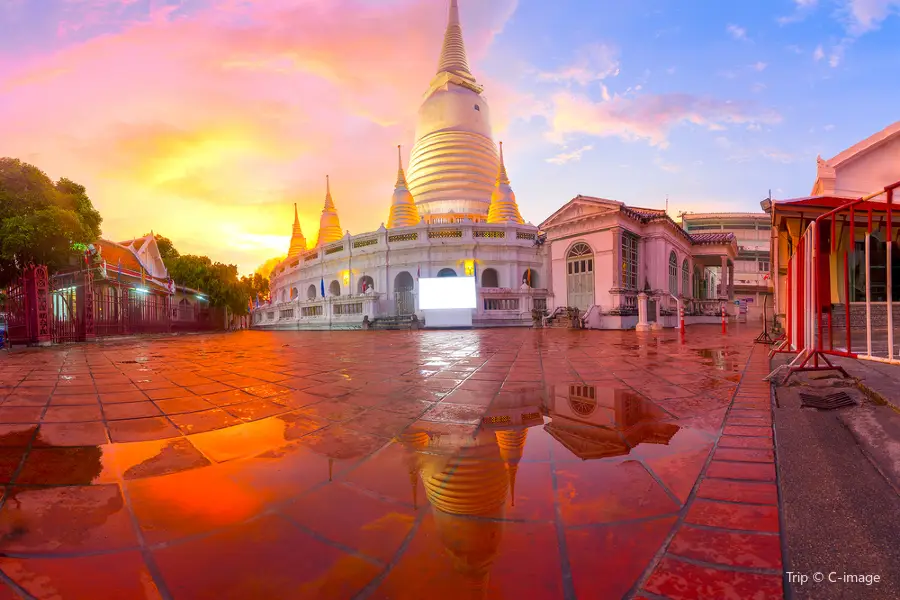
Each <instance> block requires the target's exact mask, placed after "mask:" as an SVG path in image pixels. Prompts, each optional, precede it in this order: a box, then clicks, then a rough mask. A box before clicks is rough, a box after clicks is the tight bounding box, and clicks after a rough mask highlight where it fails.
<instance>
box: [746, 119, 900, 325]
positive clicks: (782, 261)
mask: <svg viewBox="0 0 900 600" xmlns="http://www.w3.org/2000/svg"><path fill="white" fill-rule="evenodd" d="M898 180H900V121H898V122H896V123H894V124H892V125H889V126H888V127H886V128H885V129H883V130H881V131H879V132H877V133H875V134H873V135H871V136H869V137H867V138H866V139H864V140H862V141H860V142H857V143H856V144H854V145H853V146H851V147H849V148H847V149H846V150H844V151H842V152H840V153H838V154H837V155H835V156H834V157H832V158H830V159H823V158H822V157H821V156H819V157H817V159H816V178H815V181H814V182H813V185H812V189H811V191H810V195H809V196H807V197H804V198H792V199H783V200H773V199H767V200H764V201H763V202H762V203H761V206H762V208H763V210H764V211H766V213H768V216H769V218H770V219H771V223H772V228H771V237H770V244H771V246H770V247H771V256H772V261H771V268H772V279H773V282H774V293H775V302H774V305H775V306H776V307H777V315H778V318H779V319H780V320H781V321H782V322H784V320H785V317H786V313H787V304H788V297H789V295H790V294H789V290H788V263H789V261H790V258H791V256H793V255H794V253H795V252H796V250H797V248H798V245H799V244H800V238H801V236H802V235H803V233H804V232H805V231H806V228H807V227H808V226H809V224H810V223H811V222H813V221H814V220H815V219H816V218H817V217H819V216H821V215H823V214H825V213H828V212H830V211H832V210H833V209H835V208H837V207H839V206H842V205H844V204H846V203H847V202H848V201H850V200H855V199H859V198H863V197H868V196H870V195H872V194H874V193H875V192H879V191H882V192H883V191H884V189H885V188H886V187H887V186H891V185H892V184H894V183H896V182H897V181H898ZM894 203H895V204H896V198H895V199H894ZM889 214H891V212H890V211H889V209H888V206H887V198H886V194H884V193H882V194H880V195H876V196H874V197H872V198H871V202H870V203H868V204H867V205H866V206H865V207H859V210H857V211H856V212H855V215H854V218H853V222H852V225H851V223H850V219H849V215H847V214H843V213H842V214H841V215H840V217H839V219H838V220H837V223H836V225H833V224H832V223H827V222H826V223H825V224H824V228H825V233H824V234H823V235H825V236H826V239H829V240H830V238H831V236H832V235H833V234H832V233H831V229H832V227H833V226H834V227H835V230H836V231H835V234H834V237H835V239H834V240H833V242H834V243H833V247H831V246H829V247H828V248H824V249H823V252H822V254H821V255H820V260H821V261H822V266H823V269H822V276H821V278H820V282H821V285H822V286H823V289H824V290H827V291H826V292H825V294H824V295H825V298H824V305H825V310H826V311H827V312H828V313H829V315H830V316H831V318H832V322H831V325H832V326H833V327H835V328H843V327H845V325H846V314H847V311H848V309H849V313H850V315H851V316H850V321H851V327H852V328H854V329H855V328H857V327H858V326H859V325H860V324H863V323H865V322H866V320H867V318H868V317H867V316H866V314H867V310H868V311H869V314H870V317H871V319H872V320H873V322H874V323H882V324H884V325H882V326H885V325H886V321H887V312H888V309H887V306H888V305H887V302H888V297H889V295H888V284H889V283H890V288H891V289H890V292H891V293H890V298H891V300H892V302H893V304H892V313H893V314H897V313H898V305H897V302H896V301H897V299H898V298H900V248H898V245H897V244H896V240H897V235H898V233H897V225H896V222H891V227H890V229H889V228H888V222H889V221H888V218H889V217H888V215H889ZM894 214H896V213H894ZM867 237H869V245H870V257H869V264H868V265H867V264H866V252H865V248H866V238H867ZM890 240H894V243H893V244H892V245H891V246H890V247H891V260H890V261H888V247H889V246H888V241H890ZM826 264H827V268H824V267H825V265H826ZM888 265H890V268H891V273H890V274H888ZM844 273H846V274H847V277H848V280H849V281H848V285H847V286H846V288H845V287H844V286H843V285H841V282H842V281H843V277H844ZM867 273H869V279H870V281H869V282H868V288H869V293H870V297H869V304H870V305H869V307H868V309H867V307H866V288H867V282H866V278H867ZM848 304H849V307H848ZM897 322H900V319H897V318H896V317H894V323H897ZM785 324H786V323H785ZM895 327H896V325H895ZM857 337H858V339H860V340H862V339H863V337H862V336H859V335H858V336H857Z"/></svg>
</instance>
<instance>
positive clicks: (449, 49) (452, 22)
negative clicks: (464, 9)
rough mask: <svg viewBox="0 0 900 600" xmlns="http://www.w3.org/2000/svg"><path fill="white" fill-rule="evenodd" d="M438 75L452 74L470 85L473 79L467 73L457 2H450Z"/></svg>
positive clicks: (454, 0)
mask: <svg viewBox="0 0 900 600" xmlns="http://www.w3.org/2000/svg"><path fill="white" fill-rule="evenodd" d="M437 72H438V74H441V73H452V74H454V75H457V76H459V77H461V78H463V79H465V80H468V81H470V82H472V83H474V82H475V77H474V76H473V75H472V73H471V72H470V71H469V61H468V59H467V58H466V44H465V42H464V41H463V32H462V26H461V25H460V22H459V2H458V0H450V18H449V20H448V22H447V32H446V33H445V34H444V46H443V48H441V59H440V61H439V62H438V70H437Z"/></svg>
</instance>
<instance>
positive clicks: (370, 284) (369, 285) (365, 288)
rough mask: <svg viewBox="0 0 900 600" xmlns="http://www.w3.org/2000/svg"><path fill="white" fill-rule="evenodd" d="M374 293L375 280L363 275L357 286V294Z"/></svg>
mask: <svg viewBox="0 0 900 600" xmlns="http://www.w3.org/2000/svg"><path fill="white" fill-rule="evenodd" d="M373 291H375V280H374V279H372V278H371V277H369V276H368V275H363V276H362V277H360V278H359V283H358V284H357V285H356V293H357V294H365V293H366V292H373Z"/></svg>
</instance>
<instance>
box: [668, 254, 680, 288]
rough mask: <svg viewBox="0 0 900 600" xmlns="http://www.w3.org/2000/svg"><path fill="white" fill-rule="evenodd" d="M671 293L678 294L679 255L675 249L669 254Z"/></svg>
mask: <svg viewBox="0 0 900 600" xmlns="http://www.w3.org/2000/svg"><path fill="white" fill-rule="evenodd" d="M669 293H670V294H675V295H676V296H677V295H678V257H677V256H675V251H674V250H673V251H672V252H671V253H670V254H669Z"/></svg>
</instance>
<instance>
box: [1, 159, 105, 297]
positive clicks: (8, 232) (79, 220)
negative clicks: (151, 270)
mask: <svg viewBox="0 0 900 600" xmlns="http://www.w3.org/2000/svg"><path fill="white" fill-rule="evenodd" d="M102 220H103V219H102V217H101V216H100V213H99V212H98V211H97V210H96V209H95V208H94V206H93V204H92V203H91V199H90V198H89V197H88V195H87V192H86V190H85V188H84V186H82V185H79V184H77V183H75V182H74V181H71V180H69V179H65V178H63V179H60V180H59V181H57V182H56V183H54V182H53V181H52V180H51V179H50V178H49V177H48V176H47V174H46V173H44V172H43V171H41V170H40V169H38V168H37V167H35V166H33V165H30V164H28V163H25V162H22V161H20V160H18V159H15V158H0V286H5V285H8V284H9V283H11V282H12V281H13V280H14V279H15V278H16V277H17V276H18V275H19V274H20V273H21V272H22V269H23V268H24V267H25V266H26V265H28V264H29V263H31V262H34V263H37V264H45V265H47V267H48V268H49V269H50V271H51V272H53V271H56V270H58V269H59V268H61V267H64V266H68V265H69V264H70V263H71V260H72V258H73V256H74V253H73V251H72V244H76V243H80V244H90V243H92V242H94V241H95V240H96V239H97V238H98V237H99V236H100V223H101V222H102Z"/></svg>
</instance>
